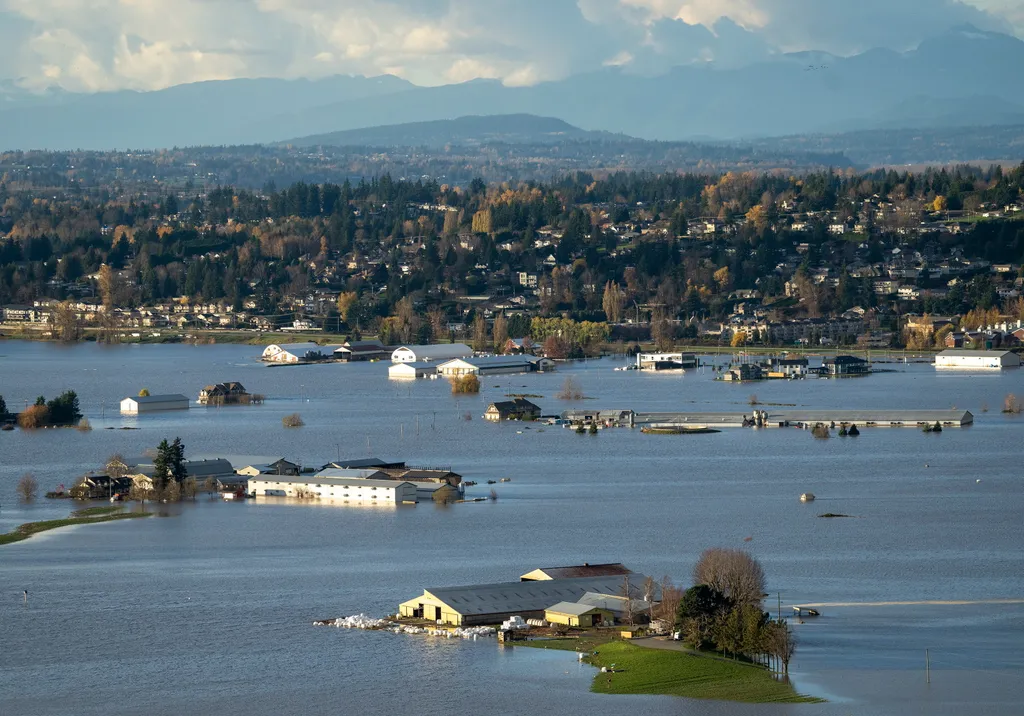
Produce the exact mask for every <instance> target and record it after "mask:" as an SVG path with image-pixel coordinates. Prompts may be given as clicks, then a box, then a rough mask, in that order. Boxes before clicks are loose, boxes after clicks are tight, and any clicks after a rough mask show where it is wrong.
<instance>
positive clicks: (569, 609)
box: [544, 602, 608, 617]
mask: <svg viewBox="0 0 1024 716" xmlns="http://www.w3.org/2000/svg"><path fill="white" fill-rule="evenodd" d="M596 609H604V607H599V606H597V605H595V604H580V603H579V602H559V603H558V604H555V605H554V606H550V607H548V608H547V609H545V610H544V611H545V612H554V613H555V614H567V615H569V616H571V617H580V616H583V615H584V614H586V613H588V612H592V611H594V610H596ZM605 611H608V610H605Z"/></svg>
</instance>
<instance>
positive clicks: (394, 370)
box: [388, 362, 437, 380]
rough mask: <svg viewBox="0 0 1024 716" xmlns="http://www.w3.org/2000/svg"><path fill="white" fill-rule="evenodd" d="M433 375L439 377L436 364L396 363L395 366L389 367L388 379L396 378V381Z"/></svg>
mask: <svg viewBox="0 0 1024 716" xmlns="http://www.w3.org/2000/svg"><path fill="white" fill-rule="evenodd" d="M432 375H437V364H436V363H426V362H416V363H395V364H394V365H391V366H388V378H394V379H396V380H410V379H415V378H426V377H428V376H432Z"/></svg>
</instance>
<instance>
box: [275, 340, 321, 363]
mask: <svg viewBox="0 0 1024 716" xmlns="http://www.w3.org/2000/svg"><path fill="white" fill-rule="evenodd" d="M333 355H334V349H333V348H325V347H321V346H318V345H317V344H316V343H313V342H312V341H311V342H309V343H281V344H276V343H275V344H272V345H269V346H267V347H266V348H264V349H263V356H262V358H261V360H263V361H265V362H267V363H315V362H316V361H321V360H325V359H327V358H330V357H332V356H333Z"/></svg>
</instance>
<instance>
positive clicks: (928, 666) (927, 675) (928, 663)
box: [924, 649, 932, 684]
mask: <svg viewBox="0 0 1024 716" xmlns="http://www.w3.org/2000/svg"><path fill="white" fill-rule="evenodd" d="M924 681H925V683H926V684H930V683H932V659H931V654H929V653H928V650H927V649H925V650H924Z"/></svg>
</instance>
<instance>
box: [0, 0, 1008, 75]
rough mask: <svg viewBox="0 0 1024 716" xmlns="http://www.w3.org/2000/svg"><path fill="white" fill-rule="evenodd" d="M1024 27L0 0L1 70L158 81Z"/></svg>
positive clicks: (869, 6)
mask: <svg viewBox="0 0 1024 716" xmlns="http://www.w3.org/2000/svg"><path fill="white" fill-rule="evenodd" d="M962 23H972V24H974V25H976V26H978V27H980V28H982V29H989V30H999V31H1002V32H1008V33H1011V34H1017V35H1018V36H1022V35H1024V0H0V47H3V48H4V52H3V53H2V55H0V80H12V81H14V82H15V83H16V84H17V85H19V86H21V87H24V88H28V89H41V88H44V87H48V86H60V87H64V88H66V89H70V90H75V91H99V90H113V89H139V90H147V89H157V88H161V87H166V86H169V85H173V84H180V83H184V82H193V81H198V80H208V79H228V78H234V77H260V76H279V77H319V76H324V75H330V74H337V73H351V74H366V75H378V74H385V73H388V74H395V75H398V76H400V77H404V78H406V79H408V80H411V81H413V82H416V83H417V84H443V83H447V82H461V81H466V80H470V79H475V78H480V77H487V78H497V79H500V80H502V81H503V82H505V83H506V84H509V85H523V84H533V83H536V82H541V81H544V80H551V79H558V78H561V77H565V76H567V75H571V74H575V73H579V72H586V71H593V70H596V69H599V68H601V67H603V66H609V65H620V66H624V67H628V68H631V69H633V70H635V71H638V72H658V71H662V70H664V69H666V68H668V67H671V66H673V65H677V64H685V63H699V62H715V63H716V64H718V65H720V66H734V65H736V64H743V63H746V62H750V61H753V60H757V59H759V58H763V57H767V56H770V55H771V54H773V53H778V52H786V51H795V50H807V49H814V50H824V51H828V52H833V53H836V54H852V53H855V52H858V51H862V50H865V49H869V48H871V47H889V48H892V49H896V50H902V49H909V48H911V47H913V46H915V45H916V44H917V43H918V42H920V41H921V40H922V39H924V38H925V37H928V36H931V35H935V34H937V33H939V32H942V31H943V30H945V29H947V28H949V27H951V26H953V25H957V24H962Z"/></svg>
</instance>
